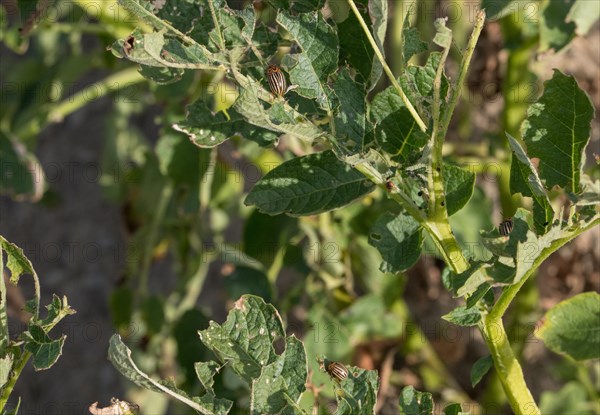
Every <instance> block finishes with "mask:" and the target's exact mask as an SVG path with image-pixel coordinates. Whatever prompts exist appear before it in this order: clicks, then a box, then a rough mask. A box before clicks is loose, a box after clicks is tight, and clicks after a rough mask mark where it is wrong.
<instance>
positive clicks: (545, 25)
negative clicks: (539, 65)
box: [540, 0, 575, 52]
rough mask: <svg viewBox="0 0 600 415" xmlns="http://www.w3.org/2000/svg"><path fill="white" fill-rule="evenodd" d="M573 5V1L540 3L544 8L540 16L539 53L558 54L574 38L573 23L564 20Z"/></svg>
mask: <svg viewBox="0 0 600 415" xmlns="http://www.w3.org/2000/svg"><path fill="white" fill-rule="evenodd" d="M573 3H574V0H566V1H548V2H545V3H542V4H543V6H545V7H544V8H543V11H542V13H541V14H540V52H544V51H546V50H548V49H553V50H554V51H556V52H558V51H559V50H561V49H562V48H563V47H565V46H566V45H568V44H569V42H570V41H571V39H573V38H574V37H575V23H568V22H567V19H566V16H567V15H568V13H569V10H570V9H571V7H572V6H573Z"/></svg>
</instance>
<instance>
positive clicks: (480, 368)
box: [471, 356, 494, 387]
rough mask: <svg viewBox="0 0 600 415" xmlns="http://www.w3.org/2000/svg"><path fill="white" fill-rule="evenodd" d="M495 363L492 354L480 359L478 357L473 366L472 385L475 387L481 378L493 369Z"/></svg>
mask: <svg viewBox="0 0 600 415" xmlns="http://www.w3.org/2000/svg"><path fill="white" fill-rule="evenodd" d="M493 365H494V360H493V359H492V356H485V357H482V358H480V359H477V361H476V362H475V363H473V367H472V368H471V386H473V387H475V385H477V384H478V383H479V382H481V379H483V377H484V376H485V374H486V373H487V372H488V371H489V370H490V369H491V367H492V366H493Z"/></svg>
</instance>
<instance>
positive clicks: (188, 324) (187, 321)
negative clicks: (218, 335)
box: [172, 308, 220, 391]
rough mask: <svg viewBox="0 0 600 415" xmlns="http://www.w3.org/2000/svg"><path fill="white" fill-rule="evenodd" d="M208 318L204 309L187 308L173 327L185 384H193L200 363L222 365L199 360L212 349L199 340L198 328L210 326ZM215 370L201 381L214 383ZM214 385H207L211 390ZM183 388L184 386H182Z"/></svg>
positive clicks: (204, 357) (178, 359) (206, 355)
mask: <svg viewBox="0 0 600 415" xmlns="http://www.w3.org/2000/svg"><path fill="white" fill-rule="evenodd" d="M208 322H209V320H208V318H206V316H205V315H204V314H203V313H202V311H200V310H198V309H196V308H192V309H190V310H187V311H186V312H185V313H183V315H182V316H181V317H180V318H179V320H178V321H177V322H176V323H175V326H174V327H173V331H172V335H173V338H174V339H175V342H176V344H177V354H176V356H177V363H178V364H179V367H181V368H182V369H183V372H185V383H184V384H183V385H186V386H187V385H190V386H191V385H193V384H194V383H195V379H196V377H197V375H198V374H197V372H198V367H197V365H198V364H206V365H209V366H210V365H211V364H214V365H216V366H217V367H218V366H220V365H219V364H218V363H216V362H200V363H197V362H198V360H204V359H207V358H208V357H209V355H210V351H209V350H208V349H207V348H206V347H205V346H204V345H203V344H202V342H200V341H198V330H204V329H206V328H207V327H208ZM215 372H218V371H215V370H213V371H211V372H210V374H207V378H205V379H204V381H203V380H202V379H201V382H202V383H203V384H204V383H205V382H208V383H210V384H211V385H212V380H213V379H212V376H213V374H214V373H215ZM211 388H212V386H209V387H206V390H207V391H208V390H210V389H211ZM182 389H183V386H182Z"/></svg>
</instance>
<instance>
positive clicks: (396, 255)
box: [369, 212, 423, 272]
mask: <svg viewBox="0 0 600 415" xmlns="http://www.w3.org/2000/svg"><path fill="white" fill-rule="evenodd" d="M369 244H370V245H372V246H374V247H375V248H377V250H378V251H379V253H380V254H381V257H382V259H383V262H382V263H381V265H380V266H379V269H380V270H381V272H400V271H404V270H406V269H408V268H410V267H411V266H413V265H414V263H415V262H417V260H418V259H419V256H420V255H421V246H422V244H423V232H422V228H421V225H419V223H418V222H417V221H416V220H415V219H414V218H413V217H412V216H410V215H408V214H406V213H401V214H399V215H397V216H396V215H393V214H392V213H389V212H388V213H385V214H383V215H382V216H380V217H379V219H377V221H376V222H375V224H374V225H373V227H372V228H371V232H370V234H369Z"/></svg>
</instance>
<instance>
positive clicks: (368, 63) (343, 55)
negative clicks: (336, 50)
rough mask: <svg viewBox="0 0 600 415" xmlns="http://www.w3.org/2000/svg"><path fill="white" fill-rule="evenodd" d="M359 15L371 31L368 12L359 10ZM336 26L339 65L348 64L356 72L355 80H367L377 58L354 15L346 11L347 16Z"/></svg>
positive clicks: (371, 26)
mask: <svg viewBox="0 0 600 415" xmlns="http://www.w3.org/2000/svg"><path fill="white" fill-rule="evenodd" d="M361 15H362V17H363V19H364V20H365V22H366V23H367V26H368V27H369V30H370V31H372V29H373V24H372V23H371V19H370V17H369V16H368V14H367V13H365V12H361ZM337 28H338V37H339V39H340V65H344V64H345V63H348V64H350V65H351V66H352V67H353V68H354V69H355V70H356V72H357V80H359V81H360V82H362V83H367V82H369V81H370V78H371V72H372V71H373V70H374V69H375V62H376V61H375V60H376V59H377V58H376V57H375V51H374V50H373V47H372V46H371V44H370V43H369V39H368V38H367V35H366V34H365V32H364V30H363V29H362V27H361V25H360V23H359V22H358V19H357V18H356V15H355V14H354V13H352V12H350V13H348V18H347V19H346V20H344V21H343V22H341V23H338V25H337ZM380 71H381V69H380ZM369 84H371V83H370V82H369Z"/></svg>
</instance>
